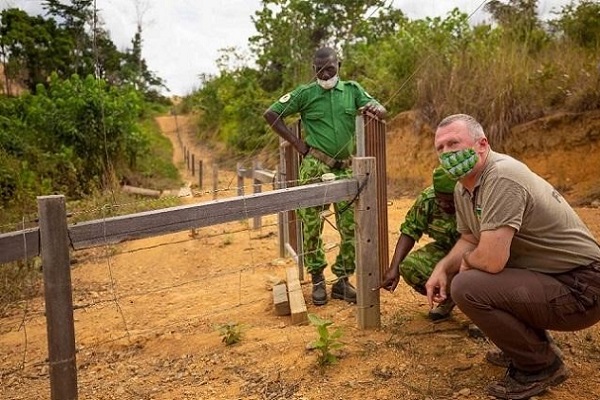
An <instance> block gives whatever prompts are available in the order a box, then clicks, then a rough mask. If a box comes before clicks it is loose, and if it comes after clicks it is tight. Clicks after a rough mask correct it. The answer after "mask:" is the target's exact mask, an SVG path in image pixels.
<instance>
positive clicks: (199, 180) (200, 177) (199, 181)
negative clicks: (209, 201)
mask: <svg viewBox="0 0 600 400" xmlns="http://www.w3.org/2000/svg"><path fill="white" fill-rule="evenodd" d="M198 189H200V190H202V160H198Z"/></svg>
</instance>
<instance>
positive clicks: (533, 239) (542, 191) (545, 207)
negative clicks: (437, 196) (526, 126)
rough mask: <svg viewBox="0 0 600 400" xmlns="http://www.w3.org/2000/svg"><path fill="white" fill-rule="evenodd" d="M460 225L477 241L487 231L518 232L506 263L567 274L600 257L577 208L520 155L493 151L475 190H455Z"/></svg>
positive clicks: (511, 265) (599, 249) (510, 265)
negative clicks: (508, 229) (506, 228)
mask: <svg viewBox="0 0 600 400" xmlns="http://www.w3.org/2000/svg"><path fill="white" fill-rule="evenodd" d="M454 200H455V203H456V217H457V227H458V231H459V232H460V233H471V234H473V235H474V236H475V237H476V238H477V239H479V238H480V236H481V232H482V231H487V230H495V229H498V228H500V227H503V226H510V227H512V228H514V229H515V230H516V233H515V236H514V238H513V240H512V244H511V248H510V257H509V259H508V262H507V264H506V267H509V268H511V267H512V268H526V269H530V270H533V271H538V272H545V273H561V272H566V271H569V270H571V269H573V268H576V267H579V266H583V265H588V264H590V263H592V262H594V261H600V247H599V245H598V242H597V241H596V239H595V238H594V237H593V235H592V233H591V232H590V231H589V229H588V228H587V226H586V225H585V224H584V223H583V221H581V219H580V218H579V216H578V215H577V213H576V212H575V210H573V208H571V206H570V205H569V204H568V203H567V201H566V200H565V199H564V198H563V197H562V196H561V195H560V193H558V192H557V191H556V189H554V188H553V187H552V186H551V185H550V184H549V183H548V182H546V181H545V180H544V179H542V178H541V177H540V176H538V175H536V174H535V173H534V172H532V171H531V170H530V169H529V168H528V167H527V166H526V165H525V164H523V163H521V162H520V161H517V160H515V159H514V158H512V157H510V156H508V155H505V154H501V153H496V152H493V151H490V153H489V155H488V158H487V161H486V164H485V167H484V169H483V172H482V174H481V176H480V177H479V179H478V181H477V183H476V185H475V188H474V191H473V193H469V191H468V190H467V189H465V188H464V187H463V186H462V185H461V183H460V182H459V183H458V184H457V185H456V188H455V192H454Z"/></svg>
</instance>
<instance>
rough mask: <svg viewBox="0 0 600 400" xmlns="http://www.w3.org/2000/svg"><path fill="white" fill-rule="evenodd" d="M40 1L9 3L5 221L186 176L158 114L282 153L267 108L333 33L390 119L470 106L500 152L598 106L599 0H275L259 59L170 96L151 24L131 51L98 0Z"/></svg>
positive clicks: (224, 141)
mask: <svg viewBox="0 0 600 400" xmlns="http://www.w3.org/2000/svg"><path fill="white" fill-rule="evenodd" d="M44 4H45V10H46V11H47V14H46V15H45V16H31V15H28V14H27V13H25V12H24V11H22V10H19V9H16V8H14V9H6V10H4V11H2V13H1V14H0V68H2V71H3V74H2V82H1V84H0V89H1V92H2V95H0V188H1V191H0V226H2V231H11V230H15V229H20V228H22V227H23V226H25V225H27V224H34V223H35V219H36V215H35V212H36V208H35V207H36V196H39V195H47V194H54V193H60V194H64V195H65V196H66V197H67V199H68V202H69V203H68V208H69V210H70V211H72V212H73V213H74V214H76V213H77V209H78V208H82V209H86V208H90V207H93V206H94V205H98V204H106V203H108V204H112V205H114V206H115V207H113V208H111V209H110V211H109V212H110V213H111V214H116V213H119V212H121V211H120V209H119V207H118V205H119V204H120V203H125V202H127V201H128V200H127V197H126V195H125V194H123V193H120V192H119V190H118V189H119V186H120V184H122V183H129V184H134V185H139V186H144V187H150V188H153V189H158V190H161V189H166V188H172V187H173V186H177V185H178V184H179V183H180V177H179V176H178V173H177V169H176V168H175V166H173V164H172V160H171V152H172V148H171V144H170V142H169V141H168V140H166V139H165V138H164V137H162V136H161V135H160V134H159V132H158V129H157V127H156V125H155V123H154V119H153V118H154V116H156V115H157V114H160V113H166V112H169V111H170V112H173V113H185V114H190V115H192V116H193V117H194V118H195V120H196V123H195V125H196V127H195V135H196V137H197V139H198V140H199V141H202V142H203V143H205V144H207V145H210V146H212V147H213V149H214V151H215V155H216V156H218V157H220V159H221V161H222V162H230V163H231V164H234V163H235V162H236V161H237V160H240V159H246V158H248V157H260V158H262V159H263V161H264V163H265V164H266V165H267V166H269V164H271V165H272V166H274V165H275V162H276V161H275V160H276V156H277V146H278V138H277V136H276V135H274V134H273V133H272V132H271V131H270V130H269V128H268V126H266V124H265V123H264V120H263V119H262V113H263V111H264V110H265V109H266V108H267V107H268V106H269V105H270V104H271V103H272V102H273V101H274V100H275V99H277V98H279V97H280V96H281V95H282V94H284V93H286V92H288V91H289V90H291V89H292V88H293V87H295V86H296V85H297V84H299V83H303V82H304V83H307V82H309V81H311V79H312V78H313V75H312V71H311V66H310V64H311V63H310V62H311V58H312V54H313V53H314V51H315V49H317V48H319V47H321V46H324V45H329V46H332V47H335V48H336V49H338V50H339V52H340V56H341V59H342V63H343V64H342V71H341V75H342V79H348V80H350V79H352V80H357V81H359V82H360V83H361V84H362V85H363V86H364V87H366V88H368V90H369V92H370V93H371V94H372V95H373V96H374V97H375V98H377V99H379V100H380V101H381V102H382V103H383V104H384V105H385V106H386V108H387V109H388V111H389V119H390V120H394V118H396V117H397V116H400V115H402V113H403V112H405V111H409V110H412V111H413V112H415V114H416V115H417V120H418V121H419V124H423V125H429V126H435V124H436V122H437V121H439V119H440V118H441V117H443V116H445V115H448V114H451V113H456V112H468V113H469V114H471V115H473V116H475V117H476V118H477V119H478V120H480V121H481V122H482V124H483V125H484V126H485V127H486V130H487V133H488V136H489V138H490V141H491V143H492V144H493V146H494V148H495V149H498V150H503V149H504V148H506V147H507V146H509V145H510V143H511V139H514V138H511V135H512V134H513V132H512V128H513V127H515V126H517V125H520V124H523V123H525V122H527V121H531V120H535V119H538V118H541V117H544V116H550V115H554V114H557V113H564V112H569V113H585V112H593V111H597V110H599V109H600V57H599V56H598V55H599V54H600V4H598V3H597V2H594V1H591V0H582V1H579V2H574V3H572V4H570V5H567V6H565V7H563V8H562V9H561V10H560V11H558V12H557V13H556V14H555V18H552V19H550V20H545V21H542V20H541V19H539V17H538V15H537V13H536V5H537V1H535V0H509V1H507V2H501V1H488V2H482V3H481V4H482V6H483V7H484V9H485V10H486V11H487V13H489V15H490V18H491V21H492V22H491V23H489V24H488V23H483V24H478V25H473V24H471V21H470V18H469V15H467V14H465V13H464V12H462V11H461V10H458V9H455V10H453V11H452V12H450V13H449V14H448V15H447V16H446V17H443V18H442V17H437V18H425V19H419V20H410V19H408V18H407V17H406V16H405V15H404V14H403V12H402V10H399V9H395V8H393V7H391V6H388V5H386V2H385V1H382V0H364V1H351V0H345V1H344V0H338V1H321V2H308V1H300V0H264V1H263V2H262V8H261V9H260V10H259V11H257V12H256V13H255V15H254V16H253V17H252V20H253V22H254V24H255V27H256V30H257V32H258V33H257V35H256V36H254V37H252V38H250V39H249V45H250V49H251V58H245V57H244V56H242V55H241V54H240V53H239V52H238V51H237V49H234V48H230V49H223V51H222V53H221V54H222V55H221V57H220V58H219V59H218V60H216V62H217V65H218V67H219V73H218V74H215V75H201V76H199V80H200V84H199V89H197V90H196V91H195V92H193V93H191V94H190V95H189V96H186V97H185V98H183V99H176V100H175V101H174V102H173V100H174V99H167V98H164V97H162V96H161V95H160V88H161V86H162V85H163V82H162V80H161V79H160V77H158V76H156V75H155V74H154V73H153V72H152V71H150V70H149V68H148V66H147V64H146V62H145V60H144V58H143V56H142V53H143V23H142V21H140V22H139V24H138V29H137V32H136V34H135V35H134V37H133V38H132V40H131V48H128V49H126V50H125V51H123V52H122V51H119V50H117V48H116V46H115V45H114V43H113V42H112V40H111V38H110V36H109V34H108V32H107V31H106V30H105V29H104V28H103V25H102V23H101V19H100V18H99V15H98V11H97V10H96V9H94V2H93V0H72V1H68V2H61V1H58V0H48V1H45V2H44ZM299 27H301V29H300V28H299ZM428 167H429V166H428ZM404 179H405V180H406V182H407V184H406V187H407V188H412V190H413V192H416V191H418V190H419V189H420V187H421V186H420V185H416V184H413V183H414V179H413V178H411V176H409V175H406V176H405V177H404ZM598 194H599V190H598V189H595V191H593V190H591V191H590V192H589V193H587V194H585V195H584V196H583V198H584V199H589V200H590V201H591V199H593V198H596V197H597V196H598ZM168 201H169V202H176V201H177V200H176V199H169V200H168ZM152 206H153V207H161V206H163V207H164V206H165V204H160V203H153V205H152ZM15 227H17V228H15ZM38 269H39V268H37V267H36V266H35V263H34V262H27V263H25V262H23V263H15V264H14V265H12V266H11V267H10V268H2V269H0V275H2V276H0V278H1V279H0V281H1V282H5V283H4V284H5V285H6V288H5V289H2V290H0V293H2V294H1V295H0V297H1V298H0V303H1V304H10V303H11V302H13V301H15V300H16V299H19V298H21V297H22V296H24V295H27V293H23V290H22V289H23V288H25V287H27V288H31V285H30V284H28V285H22V284H20V283H19V282H22V281H23V280H24V279H30V278H31V276H37V274H38V273H39V271H38Z"/></svg>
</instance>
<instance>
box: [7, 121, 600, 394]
mask: <svg viewBox="0 0 600 400" xmlns="http://www.w3.org/2000/svg"><path fill="white" fill-rule="evenodd" d="M158 122H159V123H160V124H161V127H162V129H163V131H164V132H165V135H167V136H168V137H170V138H171V140H174V141H177V140H178V139H177V137H176V129H175V128H176V127H175V121H174V118H173V117H171V116H168V117H162V118H159V120H158ZM186 124H187V121H186V120H185V119H184V118H183V117H178V121H177V125H178V126H179V127H180V133H181V132H182V131H181V129H185V126H186ZM182 138H183V139H184V140H186V143H187V138H186V136H185V135H184V136H183V137H182ZM190 143H191V142H190ZM173 147H174V160H175V161H176V164H177V165H179V166H180V168H181V169H182V171H181V172H182V177H183V179H184V180H186V181H187V182H193V181H194V179H195V177H191V175H190V174H189V173H188V172H187V171H186V170H185V168H182V166H183V163H182V162H181V161H180V160H182V159H183V153H182V152H181V149H180V147H179V146H177V145H174V146H173ZM190 147H191V145H190ZM194 151H197V153H196V154H198V156H199V157H202V159H203V160H211V158H210V154H207V153H203V149H201V148H195V149H194ZM206 162H207V163H209V162H211V161H206ZM227 174H230V175H227ZM221 175H222V176H223V181H222V182H220V183H219V187H227V185H228V184H229V182H230V180H231V176H232V175H234V174H233V172H232V171H229V172H226V171H222V172H220V174H219V176H221ZM234 182H235V181H234ZM209 184H211V183H210V181H209ZM233 192H235V189H234V190H233ZM191 199H193V201H204V200H202V198H196V197H194V198H191ZM411 203H412V199H409V198H398V199H391V201H390V207H389V227H390V232H389V233H390V235H389V236H390V249H393V247H394V244H395V242H396V240H397V237H398V236H397V233H396V230H397V228H398V226H399V224H400V222H401V221H402V219H403V215H404V214H405V212H406V210H407V209H408V207H409V206H410V204H411ZM578 211H579V212H580V214H581V215H582V217H583V218H584V220H586V221H587V222H588V223H589V224H590V227H591V228H592V229H593V230H594V232H595V234H596V235H597V236H600V223H599V222H600V217H599V216H598V212H597V210H592V209H580V210H578ZM275 223H276V221H275V217H274V216H271V217H267V218H265V219H264V221H263V228H262V229H260V230H256V231H255V230H251V229H249V223H248V221H239V222H235V223H229V224H223V225H218V226H211V227H207V228H201V229H199V230H198V231H197V232H196V234H195V235H191V234H190V232H180V233H177V234H172V235H164V236H160V237H155V238H150V239H145V240H138V241H134V242H129V243H124V244H120V245H117V246H106V247H105V248H96V249H93V250H88V251H79V252H75V253H74V254H73V258H75V259H77V261H78V263H77V264H76V265H75V267H74V268H73V277H72V280H73V286H74V295H73V296H74V297H73V298H74V302H75V304H76V310H75V312H74V316H75V325H76V342H77V349H78V354H77V364H78V380H79V398H81V399H119V400H122V399H136V400H137V399H156V400H158V399H164V400H167V399H169V400H171V399H360V398H369V399H397V398H402V399H409V400H410V399H414V400H417V399H418V400H424V399H455V398H458V399H488V397H487V396H486V395H485V386H486V384H487V383H488V382H489V381H490V379H492V378H494V377H498V378H499V377H501V376H502V375H503V373H504V371H503V370H502V369H500V368H496V367H492V366H490V365H489V364H487V363H486V362H485V361H484V359H483V355H484V353H485V351H486V349H487V348H488V347H489V344H488V343H486V342H485V340H481V339H473V338H470V337H469V336H468V333H467V328H466V327H467V325H468V321H467V320H466V318H465V317H464V315H462V314H461V313H460V312H459V311H457V312H455V314H454V318H452V319H451V320H449V321H447V322H443V323H440V324H432V323H430V322H429V321H428V320H427V319H426V313H427V309H428V307H427V305H426V302H425V299H424V298H422V297H421V296H419V295H416V294H415V293H414V292H413V291H411V290H409V289H408V288H407V286H406V285H400V287H399V288H398V289H397V291H396V292H395V293H394V294H389V293H387V292H385V293H382V295H381V312H382V327H381V329H379V330H376V331H360V330H358V329H357V327H356V311H357V310H356V307H355V306H352V305H349V304H347V303H345V302H342V301H339V300H331V301H330V302H329V304H327V305H326V306H323V307H314V306H313V305H312V304H310V302H309V303H308V309H309V312H314V313H317V314H318V315H320V316H321V317H323V318H329V319H331V320H332V321H334V327H341V328H342V329H343V332H344V335H343V337H342V341H343V343H344V346H343V348H342V349H341V352H340V353H339V356H340V360H339V363H338V364H336V365H333V366H331V367H328V368H326V369H324V370H320V369H319V368H317V366H316V354H315V352H314V351H308V350H306V346H307V344H308V343H310V342H311V341H313V340H315V339H317V337H318V335H317V333H316V330H315V328H314V327H312V326H292V325H290V321H289V317H278V316H275V314H274V312H273V309H272V304H271V303H272V301H271V292H270V290H269V289H270V282H272V280H273V279H277V278H282V277H283V276H284V270H285V268H286V267H287V266H291V265H292V263H291V260H289V259H280V258H279V256H278V244H277V226H276V225H275ZM325 241H326V243H328V244H334V243H336V241H337V235H336V233H335V232H334V231H332V230H331V229H329V228H328V229H327V231H326V236H325ZM327 247H332V246H327ZM335 252H336V248H335V247H332V250H331V251H330V252H328V253H327V257H328V259H329V260H330V261H332V260H333V258H334V257H335ZM328 273H329V272H328ZM303 291H304V295H305V298H306V299H310V287H309V285H307V284H305V285H303ZM43 309H44V308H43V300H42V298H36V299H33V300H31V301H29V302H27V304H23V305H22V306H21V307H19V308H15V310H14V312H13V313H12V315H9V316H7V317H4V318H2V319H1V320H0V349H1V352H0V398H1V399H32V398H42V399H46V398H49V377H48V367H47V365H46V363H45V362H44V360H45V358H46V354H47V349H46V346H47V345H46V341H45V337H46V332H45V319H44V315H43ZM227 322H233V323H236V324H238V325H239V326H241V327H242V328H243V337H242V341H241V342H240V343H238V344H236V345H234V346H225V345H224V344H223V343H222V341H221V339H222V337H221V335H220V334H219V333H218V332H217V330H216V327H217V326H219V325H221V324H224V323H227ZM598 335H599V331H598V328H596V327H594V328H592V329H588V330H584V331H581V332H577V333H568V334H563V333H556V334H555V335H554V336H555V338H556V340H557V342H558V344H559V346H560V347H561V348H562V349H563V352H564V353H565V356H566V361H567V363H568V364H569V365H570V366H571V367H572V369H573V371H574V374H573V377H572V378H571V379H569V380H568V381H567V382H566V383H564V384H563V385H561V386H560V387H559V388H557V389H556V390H553V391H552V392H550V393H548V394H547V395H545V396H544V397H543V399H554V400H558V399H561V400H576V399H577V400H578V399H584V398H585V399H597V398H600V378H599V377H598V374H597V371H598V361H600V347H599V346H598V343H600V342H599V341H598Z"/></svg>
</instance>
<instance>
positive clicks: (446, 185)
mask: <svg viewBox="0 0 600 400" xmlns="http://www.w3.org/2000/svg"><path fill="white" fill-rule="evenodd" d="M454 186H456V181H455V180H453V179H452V178H450V176H448V174H447V173H446V171H444V168H442V167H441V166H440V167H437V168H436V169H434V170H433V190H435V191H436V192H438V193H454Z"/></svg>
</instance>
